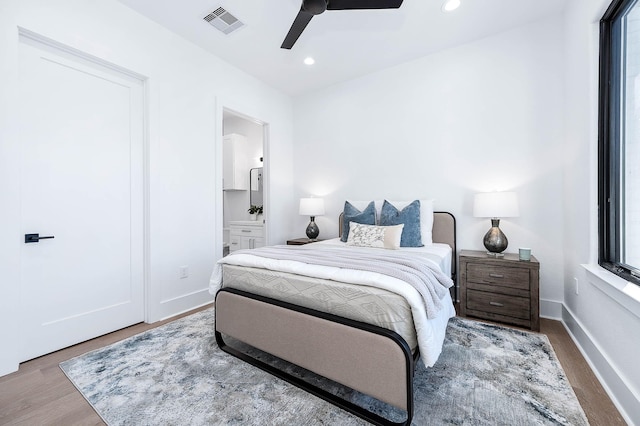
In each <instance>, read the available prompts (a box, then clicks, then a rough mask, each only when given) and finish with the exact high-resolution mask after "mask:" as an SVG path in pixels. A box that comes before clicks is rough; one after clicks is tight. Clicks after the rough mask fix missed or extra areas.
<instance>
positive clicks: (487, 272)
mask: <svg viewBox="0 0 640 426" xmlns="http://www.w3.org/2000/svg"><path fill="white" fill-rule="evenodd" d="M467 281H468V282H474V283H480V284H491V285H493V286H502V287H510V288H517V289H521V290H529V271H528V270H527V269H522V268H510V267H506V266H493V265H487V264H479V263H469V264H468V265H467Z"/></svg>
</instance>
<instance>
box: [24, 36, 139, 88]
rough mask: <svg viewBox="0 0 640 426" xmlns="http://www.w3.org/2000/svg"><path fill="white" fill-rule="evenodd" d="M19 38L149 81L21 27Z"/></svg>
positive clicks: (128, 70)
mask: <svg viewBox="0 0 640 426" xmlns="http://www.w3.org/2000/svg"><path fill="white" fill-rule="evenodd" d="M18 36H19V37H24V38H27V39H29V40H33V41H35V42H37V43H39V44H43V45H45V46H48V47H52V48H54V49H56V50H59V51H62V52H64V53H68V54H71V55H72V56H76V57H79V58H82V59H84V60H87V61H90V62H93V63H95V64H98V65H100V66H102V67H105V68H108V69H111V70H113V71H116V72H118V73H120V74H124V75H127V76H129V77H131V78H134V79H136V80H140V81H142V82H144V81H145V80H146V79H147V77H146V76H144V75H142V74H138V73H137V72H134V71H131V70H130V69H127V68H124V67H121V66H120V65H116V64H114V63H112V62H109V61H105V60H104V59H102V58H99V57H97V56H93V55H91V54H89V53H87V52H83V51H82V50H78V49H75V48H73V47H71V46H68V45H66V44H63V43H60V42H58V41H56V40H53V39H51V38H49V37H46V36H43V35H42V34H38V33H36V32H34V31H31V30H28V29H26V28H23V27H21V26H18Z"/></svg>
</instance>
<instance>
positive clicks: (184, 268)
mask: <svg viewBox="0 0 640 426" xmlns="http://www.w3.org/2000/svg"><path fill="white" fill-rule="evenodd" d="M188 277H189V267H188V266H187V265H185V266H181V267H180V279H182V278H188Z"/></svg>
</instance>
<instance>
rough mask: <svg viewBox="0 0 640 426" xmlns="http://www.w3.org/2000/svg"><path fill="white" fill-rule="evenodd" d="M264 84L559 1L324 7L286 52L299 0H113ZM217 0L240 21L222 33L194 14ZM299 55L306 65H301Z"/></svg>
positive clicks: (318, 78)
mask: <svg viewBox="0 0 640 426" xmlns="http://www.w3.org/2000/svg"><path fill="white" fill-rule="evenodd" d="M119 1H120V2H121V3H123V4H125V5H127V6H129V7H131V8H132V9H134V10H136V11H138V12H139V13H141V14H143V15H145V16H147V17H149V18H150V19H152V20H154V21H156V22H157V23H159V24H161V25H163V26H164V27H166V28H168V29H169V30H171V31H173V32H175V33H177V34H179V35H181V36H182V37H184V38H186V39H188V40H191V41H192V42H194V43H196V44H198V45H199V46H201V47H203V48H204V49H206V50H208V51H210V52H212V53H213V54H215V55H217V56H218V57H220V58H222V59H224V60H225V61H227V62H229V63H231V64H233V65H235V66H236V67H238V68H240V69H242V70H244V71H246V72H247V73H249V74H252V75H254V76H255V77H257V78H258V79H260V80H262V81H264V82H265V83H267V84H269V85H271V86H272V87H275V88H277V89H280V90H282V91H283V92H285V93H287V94H289V95H292V96H296V95H300V94H303V93H306V92H309V91H312V90H315V89H319V88H322V87H326V86H329V85H331V84H334V83H337V82H340V81H344V80H348V79H351V78H354V77H358V76H361V75H364V74H367V73H371V72H374V71H377V70H380V69H383V68H387V67H390V66H393V65H396V64H399V63H402V62H406V61H410V60H412V59H416V58H419V57H421V56H425V55H428V54H430V53H434V52H436V51H439V50H442V49H446V48H449V47H453V46H456V45H459V44H463V43H466V42H469V41H472V40H476V39H479V38H482V37H486V36H489V35H491V34H495V33H499V32H502V31H505V30H508V29H510V28H515V27H518V26H521V25H524V24H526V23H529V22H533V21H536V20H538V19H541V18H543V17H546V16H549V15H552V14H560V13H561V12H562V9H563V8H564V1H565V0H462V5H461V6H460V8H459V9H457V10H456V11H454V12H449V13H444V12H442V10H441V6H442V3H443V2H444V0H404V3H403V4H402V6H401V7H400V9H389V10H345V11H326V12H325V13H323V14H321V15H318V16H315V17H314V18H313V19H312V20H311V22H310V23H309V26H308V27H307V28H306V30H305V31H304V32H303V33H302V35H301V36H300V38H299V39H298V42H297V43H296V44H295V46H293V49H291V50H285V49H281V48H280V45H281V44H282V41H283V39H284V37H285V35H286V34H287V32H288V31H289V27H290V26H291V23H292V22H293V19H294V18H295V16H296V14H297V13H298V11H299V10H300V4H301V2H300V0H275V1H274V0H182V1H176V0H119ZM218 6H222V7H224V8H225V9H227V11H229V12H230V13H231V14H233V15H234V16H236V17H237V18H238V19H240V20H241V21H243V22H244V23H245V26H244V27H243V28H241V29H240V30H237V31H236V32H233V33H231V34H229V35H224V34H223V33H221V32H220V31H218V30H217V29H215V28H214V27H213V26H211V25H210V24H208V23H207V22H205V21H204V20H203V19H202V18H203V17H204V16H205V15H207V14H208V13H209V12H211V11H213V10H214V9H216V8H217V7H218ZM307 56H312V57H313V58H315V60H316V63H315V65H313V66H307V65H304V64H303V60H304V58H305V57H307Z"/></svg>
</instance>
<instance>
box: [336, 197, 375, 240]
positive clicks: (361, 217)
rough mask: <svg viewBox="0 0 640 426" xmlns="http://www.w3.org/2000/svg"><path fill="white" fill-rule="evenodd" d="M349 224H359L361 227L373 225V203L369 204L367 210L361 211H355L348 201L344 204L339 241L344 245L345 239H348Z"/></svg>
mask: <svg viewBox="0 0 640 426" xmlns="http://www.w3.org/2000/svg"><path fill="white" fill-rule="evenodd" d="M350 222H356V223H361V224H363V225H375V224H376V207H375V205H374V203H373V201H372V202H370V203H369V205H368V206H367V208H365V209H364V210H363V211H360V210H358V209H356V208H355V207H353V205H352V204H351V203H350V202H348V201H345V202H344V211H343V216H342V236H341V237H340V241H342V242H343V243H346V242H347V238H348V237H349V223H350Z"/></svg>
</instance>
